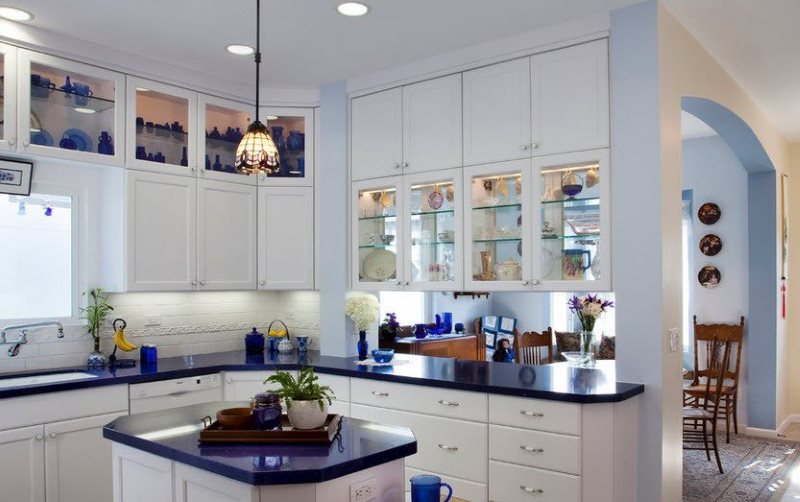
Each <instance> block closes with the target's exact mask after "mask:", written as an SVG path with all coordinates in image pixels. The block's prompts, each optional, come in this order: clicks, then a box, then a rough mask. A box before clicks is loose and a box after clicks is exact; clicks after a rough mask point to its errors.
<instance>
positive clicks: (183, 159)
mask: <svg viewBox="0 0 800 502" xmlns="http://www.w3.org/2000/svg"><path fill="white" fill-rule="evenodd" d="M181 165H182V166H188V165H189V158H188V155H187V152H186V147H185V146H184V147H183V152H182V153H181Z"/></svg>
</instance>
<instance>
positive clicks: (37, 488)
mask: <svg viewBox="0 0 800 502" xmlns="http://www.w3.org/2000/svg"><path fill="white" fill-rule="evenodd" d="M0 459H2V462H1V463H2V468H0V487H2V488H0V499H2V500H8V501H12V500H13V501H14V502H44V427H43V426H41V425H36V426H33V427H24V428H21V429H11V430H7V431H2V432H0Z"/></svg>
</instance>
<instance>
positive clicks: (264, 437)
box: [199, 414, 342, 444]
mask: <svg viewBox="0 0 800 502" xmlns="http://www.w3.org/2000/svg"><path fill="white" fill-rule="evenodd" d="M281 425H282V426H283V430H280V431H262V430H259V429H226V428H224V427H222V426H221V425H220V424H219V422H217V421H214V422H211V425H209V426H208V427H206V428H205V429H203V430H202V431H200V439H199V440H200V442H201V443H250V444H253V443H267V444H268V443H273V444H287V443H291V444H330V443H331V442H333V438H335V437H336V435H337V434H339V430H340V429H341V427H342V416H341V415H338V414H329V415H328V418H326V419H325V424H324V425H323V426H322V427H319V428H317V429H310V430H297V429H292V426H291V425H289V418H288V417H287V416H286V415H283V416H282V417H281Z"/></svg>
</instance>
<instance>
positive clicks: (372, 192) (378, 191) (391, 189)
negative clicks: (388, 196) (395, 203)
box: [361, 188, 396, 197]
mask: <svg viewBox="0 0 800 502" xmlns="http://www.w3.org/2000/svg"><path fill="white" fill-rule="evenodd" d="M395 191H396V189H395V188H385V189H383V190H380V189H379V190H368V191H365V192H361V196H362V197H363V196H365V195H372V194H374V193H377V194H381V193H383V192H389V193H394V192H395Z"/></svg>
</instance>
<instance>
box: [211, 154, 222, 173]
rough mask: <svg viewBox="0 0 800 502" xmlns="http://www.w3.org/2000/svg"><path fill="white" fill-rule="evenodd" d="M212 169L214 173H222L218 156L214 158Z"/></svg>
mask: <svg viewBox="0 0 800 502" xmlns="http://www.w3.org/2000/svg"><path fill="white" fill-rule="evenodd" d="M212 169H213V170H215V171H222V162H220V161H219V154H218V155H215V156H214V166H213V167H212Z"/></svg>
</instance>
